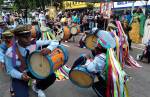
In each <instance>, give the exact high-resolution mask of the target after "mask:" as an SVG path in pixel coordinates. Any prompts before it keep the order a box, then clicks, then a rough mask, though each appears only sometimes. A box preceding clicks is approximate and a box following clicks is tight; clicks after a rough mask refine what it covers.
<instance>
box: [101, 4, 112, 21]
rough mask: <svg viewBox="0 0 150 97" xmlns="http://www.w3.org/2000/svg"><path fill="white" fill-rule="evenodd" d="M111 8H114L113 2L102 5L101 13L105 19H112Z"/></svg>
mask: <svg viewBox="0 0 150 97" xmlns="http://www.w3.org/2000/svg"><path fill="white" fill-rule="evenodd" d="M111 8H113V2H105V3H100V13H101V14H103V16H104V18H110V15H111V14H112V11H111Z"/></svg>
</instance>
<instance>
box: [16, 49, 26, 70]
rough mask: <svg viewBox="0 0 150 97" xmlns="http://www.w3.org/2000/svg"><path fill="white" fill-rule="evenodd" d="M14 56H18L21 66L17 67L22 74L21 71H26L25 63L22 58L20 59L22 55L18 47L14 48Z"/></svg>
mask: <svg viewBox="0 0 150 97" xmlns="http://www.w3.org/2000/svg"><path fill="white" fill-rule="evenodd" d="M16 54H17V56H18V59H19V60H20V61H21V66H20V67H19V70H20V71H21V72H23V71H24V70H25V69H26V62H25V60H24V59H23V57H22V55H21V53H20V51H19V49H18V47H16Z"/></svg>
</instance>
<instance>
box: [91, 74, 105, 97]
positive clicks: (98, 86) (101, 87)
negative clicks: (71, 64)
mask: <svg viewBox="0 0 150 97" xmlns="http://www.w3.org/2000/svg"><path fill="white" fill-rule="evenodd" d="M98 80H99V81H97V82H95V83H94V84H93V85H92V88H93V90H94V91H95V93H96V94H97V96H98V97H106V94H105V91H106V86H105V81H104V79H103V78H102V77H101V76H98Z"/></svg>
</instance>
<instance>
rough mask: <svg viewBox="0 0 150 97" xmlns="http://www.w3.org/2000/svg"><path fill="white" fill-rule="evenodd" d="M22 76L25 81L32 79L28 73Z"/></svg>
mask: <svg viewBox="0 0 150 97" xmlns="http://www.w3.org/2000/svg"><path fill="white" fill-rule="evenodd" d="M21 78H22V80H24V81H29V80H30V77H29V76H28V75H27V73H23V74H22V77H21Z"/></svg>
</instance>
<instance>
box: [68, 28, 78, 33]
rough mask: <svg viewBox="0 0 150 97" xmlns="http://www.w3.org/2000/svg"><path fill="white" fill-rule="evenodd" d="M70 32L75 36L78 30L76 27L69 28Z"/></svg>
mask: <svg viewBox="0 0 150 97" xmlns="http://www.w3.org/2000/svg"><path fill="white" fill-rule="evenodd" d="M70 32H71V34H72V35H76V34H77V32H78V29H77V28H76V27H71V29H70Z"/></svg>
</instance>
